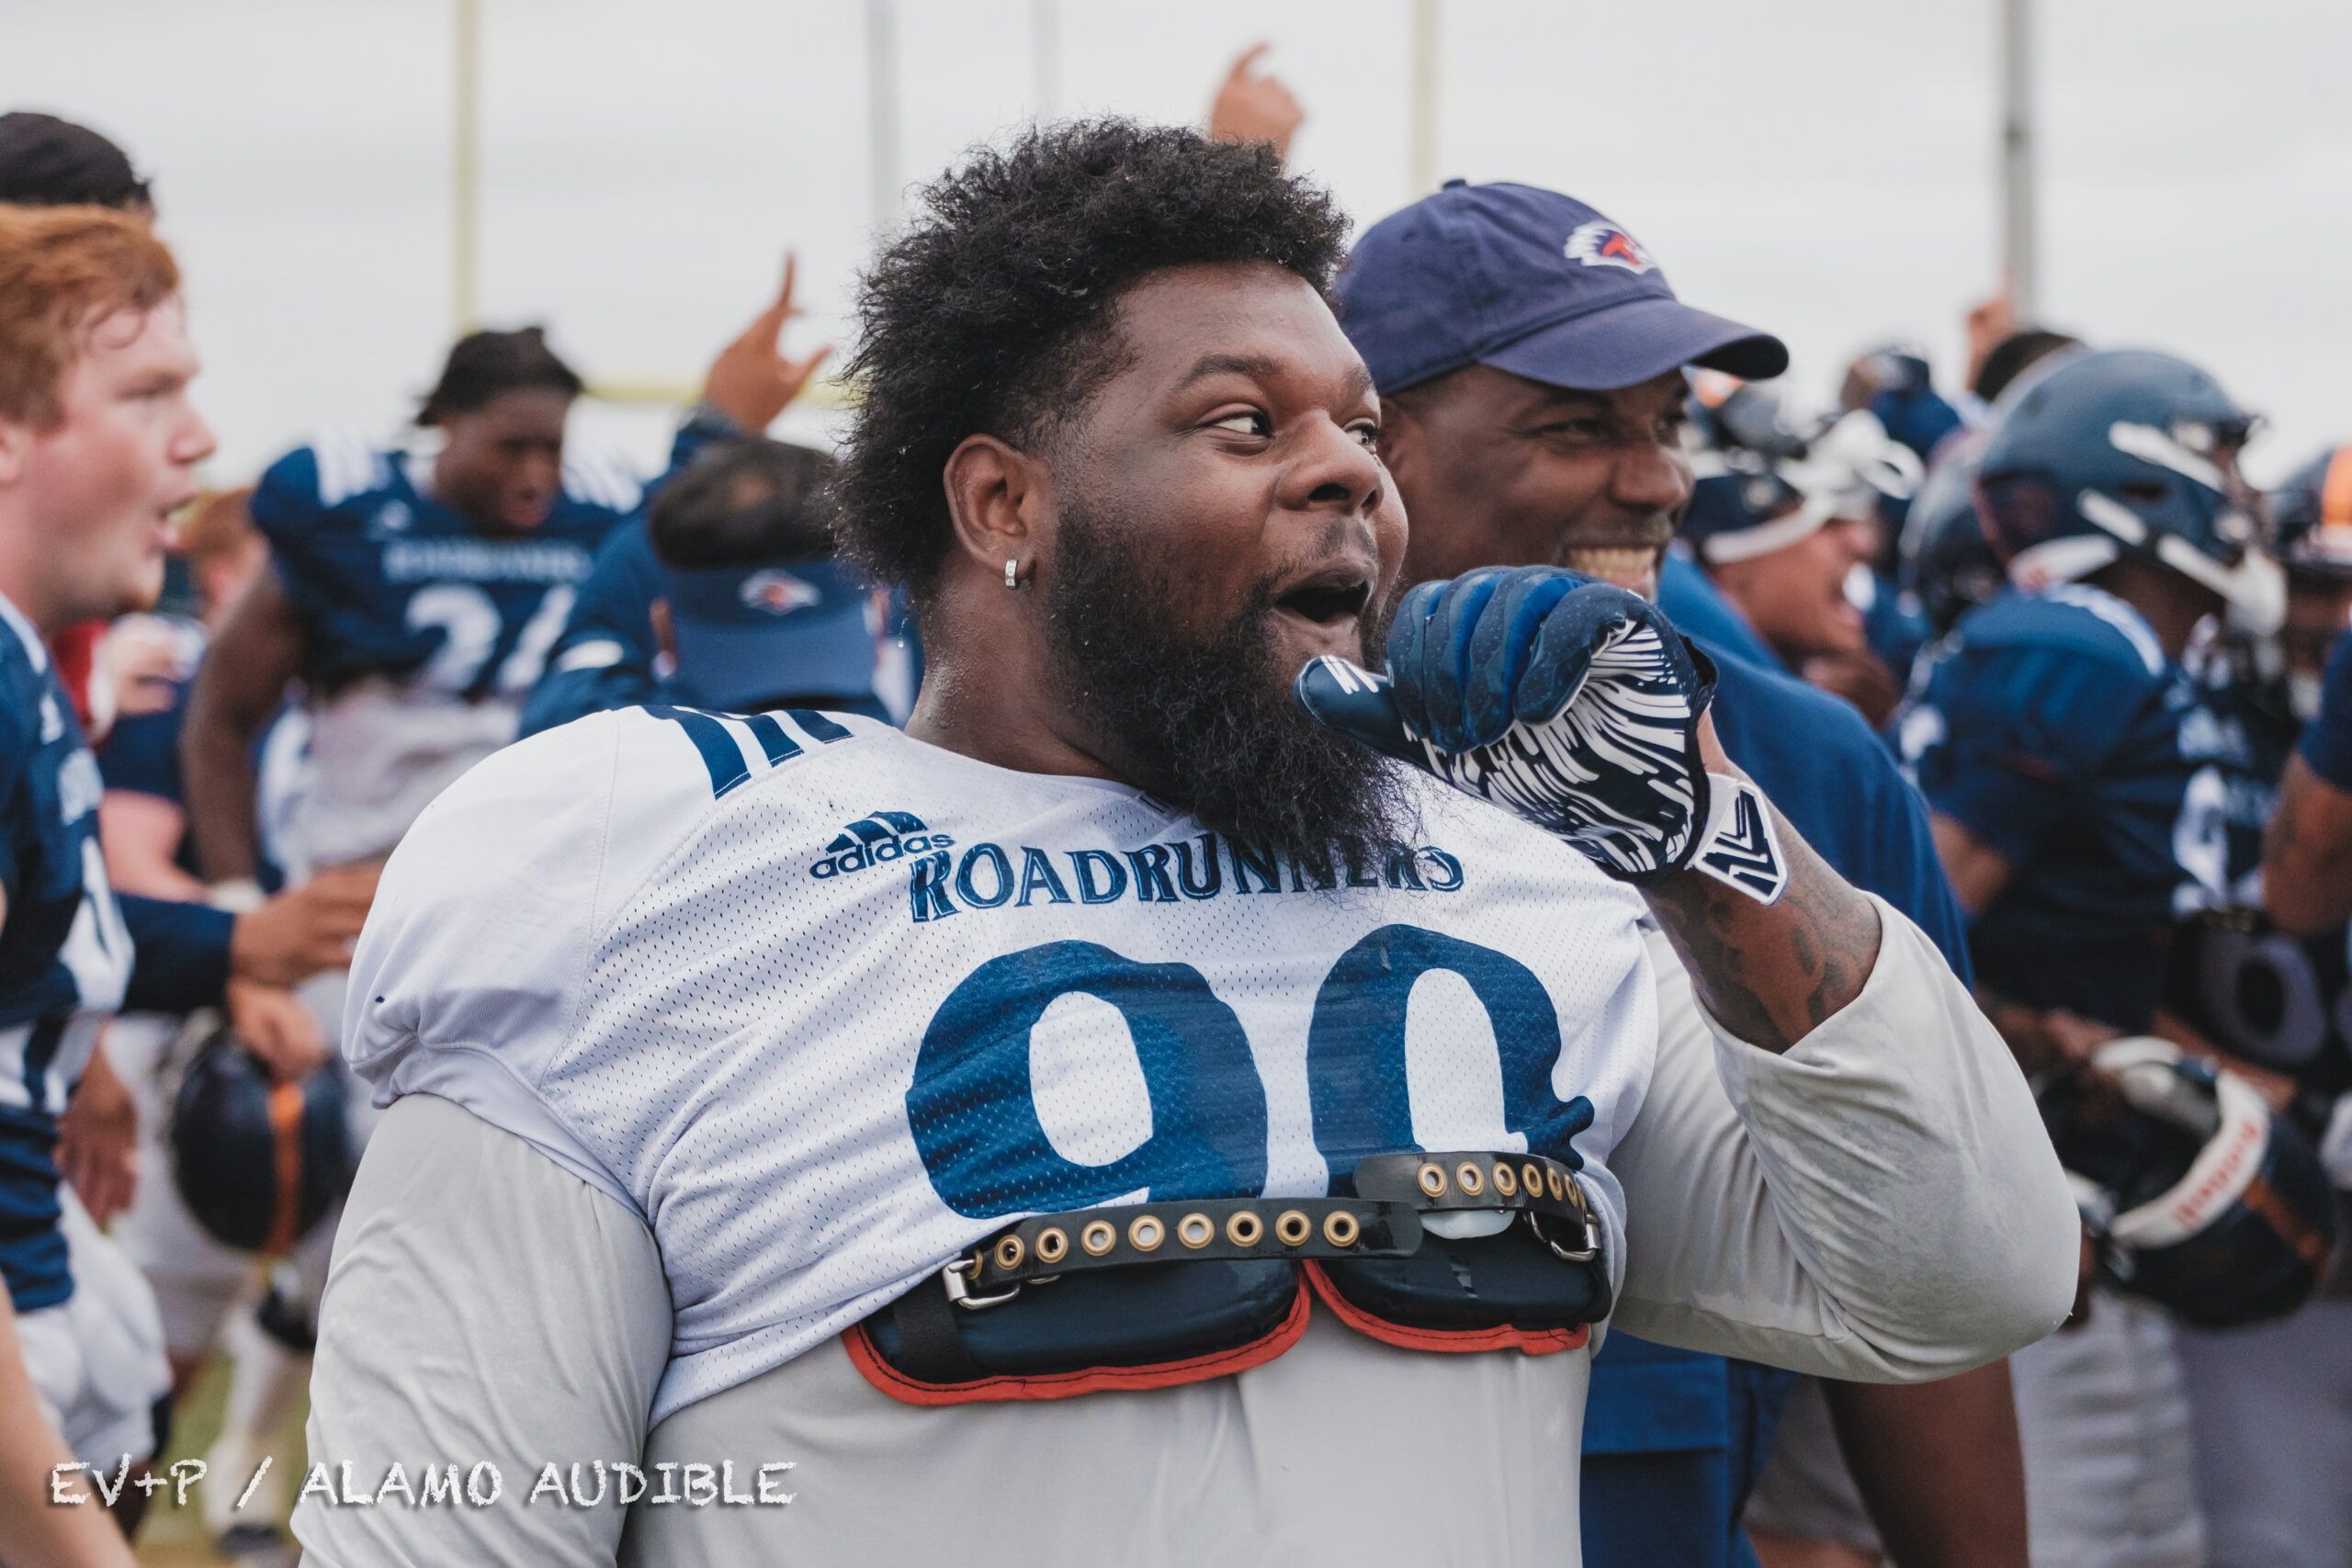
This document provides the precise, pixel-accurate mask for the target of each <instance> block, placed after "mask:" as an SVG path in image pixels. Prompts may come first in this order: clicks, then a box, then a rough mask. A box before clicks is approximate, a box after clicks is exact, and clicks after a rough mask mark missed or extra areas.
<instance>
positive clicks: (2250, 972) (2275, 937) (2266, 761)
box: [2165, 638, 2352, 1134]
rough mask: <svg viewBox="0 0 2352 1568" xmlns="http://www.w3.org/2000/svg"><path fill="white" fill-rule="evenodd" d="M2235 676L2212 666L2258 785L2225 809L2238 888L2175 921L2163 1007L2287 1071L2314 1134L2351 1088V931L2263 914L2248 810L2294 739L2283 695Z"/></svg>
mask: <svg viewBox="0 0 2352 1568" xmlns="http://www.w3.org/2000/svg"><path fill="white" fill-rule="evenodd" d="M2346 643H2347V644H2352V638H2347V639H2346ZM2330 672H2331V674H2333V673H2334V666H2333V664H2331V670H2330ZM2237 675H2238V671H2234V670H2232V669H2229V668H2228V667H2226V666H2219V665H2218V664H2217V671H2216V679H2215V680H2214V681H2213V682H2212V685H2213V687H2214V700H2215V701H2216V703H2217V704H2222V703H2226V704H2228V705H2230V708H2231V710H2232V711H2233V712H2234V714H2235V715H2236V716H2237V718H2238V720H2239V722H2241V723H2242V724H2243V725H2244V727H2245V735H2246V738H2247V740H2248V742H2249V745H2250V747H2251V749H2252V751H2253V755H2254V760H2255V780H2256V783H2257V784H2259V785H2260V786H2261V788H2260V790H2259V792H2258V793H2256V791H2253V790H2249V791H2247V792H2246V793H2245V803H2244V805H2245V809H2243V810H2232V811H2230V812H2228V813H2227V821H2226V824H2225V830H2226V835H2227V843H2228V854H2229V875H2230V879H2231V887H2232V891H2233V893H2234V894H2235V895H2236V896H2237V897H2236V898H2235V899H2234V900H2233V902H2232V903H2230V904H2229V905H2227V906H2226V907H2222V908H2212V909H2209V910H2205V911H2201V912H2200V913H2199V915H2198V916H2196V917H2195V918H2193V919H2188V920H2185V921H2183V922H2182V924H2181V926H2180V929H2179V931H2178V932H2177V938H2176V946H2175V949H2174V953H2173V963H2172V973H2171V985H2170V987H2168V989H2167V991H2166V994H2165V1005H2166V1006H2168V1007H2169V1008H2171V1009H2172V1010H2174V1011H2176V1012H2177V1013H2179V1014H2180V1015H2181V1017H2182V1018H2184V1019H2186V1020H2187V1021H2188V1022H2189V1024H2190V1025H2191V1026H2193V1027H2194V1028H2196V1029H2197V1030H2198V1031H2199V1032H2201V1033H2202V1034H2203V1035H2204V1036H2205V1037H2206V1038H2207V1039H2208V1040H2211V1042H2212V1043H2214V1044H2215V1045H2217V1046H2219V1047H2220V1048H2221V1049H2222V1050H2224V1051H2227V1052H2229V1053H2230V1054H2231V1055H2235V1056H2240V1057H2243V1058H2244V1059H2245V1060H2246V1061H2249V1062H2253V1063H2255V1064H2256V1065H2258V1066H2265V1067H2268V1068H2270V1069H2272V1070H2273V1071H2276V1072H2280V1073H2284V1074H2286V1075H2287V1076H2288V1077H2291V1078H2293V1079H2294V1080H2295V1081H2296V1084H2297V1085H2298V1087H2299V1088H2300V1089H2301V1100H2300V1101H2299V1104H2298V1106H2297V1107H2296V1109H2297V1110H2298V1111H2300V1112H2301V1116H2302V1119H2303V1122H2304V1126H2305V1130H2306V1131H2307V1132H2311V1133H2313V1134H2316V1133H2317V1132H2318V1131H2319V1129H2320V1128H2321V1127H2323V1126H2324V1125H2325V1122H2326V1119H2327V1113H2328V1111H2329V1109H2330V1108H2331V1107H2332V1106H2333V1104H2334V1102H2335V1097H2336V1096H2337V1095H2340V1094H2343V1093H2345V1092H2346V1091H2347V1090H2352V947H2347V943H2352V929H2347V928H2346V927H2344V926H2337V927H2335V929H2333V930H2331V931H2319V932H2315V933H2313V934H2312V935H2311V936H2306V937H2296V936H2290V935H2288V934H2287V933H2286V932H2284V931H2276V930H2273V929H2272V928H2271V927H2270V926H2269V924H2268V922H2267V920H2266V919H2264V917H2263V915H2262V912H2261V909H2260V908H2259V905H2260V898H2259V894H2258V889H2259V882H2258V877H2257V874H2258V873H2259V871H2260V869H2261V865H2262V836H2261V826H2262V824H2261V821H2260V819H2259V818H2254V819H2252V820H2248V818H2249V817H2250V816H2251V814H2252V812H2253V810H2254V808H2255V807H2260V808H2261V809H2262V811H2263V813H2264V815H2267V810H2268V808H2269V807H2270V806H2271V805H2272V804H2273V803H2274V794H2273V792H2275V790H2276V789H2277V786H2278V781H2279V779H2280V778H2281V777H2282V776H2283V775H2284V773H2285V772H2286V767H2287V758H2288V756H2289V755H2290V753H2291V752H2292V751H2293V750H2296V749H2297V748H2298V738H2297V734H2296V725H2295V722H2294V720H2293V719H2292V717H2291V716H2290V714H2289V705H2288V704H2286V703H2285V702H2284V701H2280V700H2271V701H2265V700H2263V695H2264V694H2263V691H2262V688H2261V687H2260V686H2259V685H2258V684H2256V682H2253V681H2252V680H2251V679H2239V678H2235V677H2237ZM2224 676H2227V677H2230V678H2229V679H2227V680H2226V681H2225V680H2224V679H2223V678H2222V677H2224ZM2312 728H2317V723H2316V722H2315V723H2314V725H2313V726H2312ZM2301 750H2303V751H2304V753H2305V755H2306V757H2308V756H2309V755H2310V754H2311V752H2312V750H2313V746H2312V735H2311V733H2310V730H2309V729H2306V730H2305V731H2304V733H2303V734H2302V736H2301Z"/></svg>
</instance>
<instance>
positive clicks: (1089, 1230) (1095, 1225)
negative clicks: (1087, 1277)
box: [1078, 1220, 1119, 1258]
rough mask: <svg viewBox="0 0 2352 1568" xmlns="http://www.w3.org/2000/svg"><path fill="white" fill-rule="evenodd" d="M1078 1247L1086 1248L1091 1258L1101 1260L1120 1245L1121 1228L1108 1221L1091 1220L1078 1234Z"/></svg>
mask: <svg viewBox="0 0 2352 1568" xmlns="http://www.w3.org/2000/svg"><path fill="white" fill-rule="evenodd" d="M1078 1245H1079V1246H1080V1247H1084V1248H1086V1255H1087V1256H1088V1257H1089V1258H1100V1257H1102V1256H1103V1254H1104V1253H1106V1252H1108V1251H1110V1250H1111V1249H1112V1248H1113V1247H1116V1246H1118V1245H1119V1227H1118V1226H1116V1225H1114V1224H1112V1223H1111V1222H1110V1221H1108V1220H1090V1221H1089V1222H1087V1226H1086V1228H1085V1229H1084V1230H1082V1231H1080V1232H1079V1233H1078Z"/></svg>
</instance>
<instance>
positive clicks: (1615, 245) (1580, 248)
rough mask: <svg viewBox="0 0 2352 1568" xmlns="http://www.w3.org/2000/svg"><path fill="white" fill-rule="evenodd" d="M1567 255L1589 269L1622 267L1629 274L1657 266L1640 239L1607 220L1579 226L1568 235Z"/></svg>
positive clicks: (1598, 220) (1597, 220)
mask: <svg viewBox="0 0 2352 1568" xmlns="http://www.w3.org/2000/svg"><path fill="white" fill-rule="evenodd" d="M1567 255H1568V259H1569V260H1570V261H1579V262H1582V263H1584V265H1587V266H1622V267H1623V268H1624V269H1625V270H1626V271H1627V272H1635V273H1639V272H1649V271H1652V270H1653V269H1655V268H1656V267H1657V262H1655V261H1652V260H1651V259H1650V254H1649V252H1647V251H1645V250H1644V249H1642V243H1641V242H1640V241H1639V240H1636V239H1634V236H1632V235H1631V234H1628V233H1627V232H1625V231H1624V230H1623V229H1620V228H1619V227H1617V225H1616V224H1614V223H1611V221H1609V220H1607V219H1606V218H1596V219H1594V220H1592V221H1591V222H1589V223H1581V224H1578V225H1577V231H1576V232H1575V233H1573V234H1570V235H1569V236H1568V244H1567Z"/></svg>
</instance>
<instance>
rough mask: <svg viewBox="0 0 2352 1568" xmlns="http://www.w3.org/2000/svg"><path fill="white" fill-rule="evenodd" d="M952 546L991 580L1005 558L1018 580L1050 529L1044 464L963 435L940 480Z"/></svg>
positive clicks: (989, 439)
mask: <svg viewBox="0 0 2352 1568" xmlns="http://www.w3.org/2000/svg"><path fill="white" fill-rule="evenodd" d="M941 478H942V481H943V483H944V485H945V487H946V491H947V513H948V516H949V517H951V518H952V519H953V520H954V522H955V525H956V543H957V545H959V546H960V547H962V549H963V552H964V554H965V555H966V556H967V557H969V558H971V559H973V560H974V561H976V562H978V564H979V565H980V566H981V567H983V568H985V569H986V570H988V571H989V574H990V575H991V576H993V575H995V574H996V573H999V572H1001V571H1002V570H1004V563H1005V562H1006V561H1008V560H1010V561H1012V562H1015V563H1016V570H1018V571H1019V572H1020V573H1021V574H1022V575H1023V576H1026V575H1027V573H1028V570H1029V566H1030V562H1031V560H1032V559H1033V558H1034V557H1035V554H1036V552H1037V549H1038V547H1039V546H1040V545H1041V544H1045V543H1047V540H1046V538H1045V537H1043V536H1044V535H1046V533H1048V532H1049V531H1050V525H1049V521H1048V519H1049V514H1050V511H1051V502H1050V485H1049V481H1048V480H1047V479H1046V468H1045V465H1044V464H1043V463H1041V462H1039V461H1038V460H1037V459H1036V458H1035V457H1031V456H1030V455H1029V454H1028V453H1026V452H1023V451H1022V450H1020V449H1019V448H1018V447H1015V446H1011V445H1009V444H1008V443H1006V442H1003V441H1001V440H999V439H998V438H997V437H995V436H993V435H967V436H966V437H965V438H964V440H963V442H962V444H961V445H959V446H957V447H956V450H955V451H954V452H952V453H950V454H949V455H948V458H947V467H946V469H945V471H944V474H943V475H942V476H941Z"/></svg>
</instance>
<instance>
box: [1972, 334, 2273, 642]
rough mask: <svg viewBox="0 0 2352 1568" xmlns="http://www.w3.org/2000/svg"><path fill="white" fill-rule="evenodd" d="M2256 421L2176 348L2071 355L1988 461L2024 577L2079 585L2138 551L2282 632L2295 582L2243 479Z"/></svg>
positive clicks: (1999, 538) (1995, 518) (1994, 500)
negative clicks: (2242, 458)
mask: <svg viewBox="0 0 2352 1568" xmlns="http://www.w3.org/2000/svg"><path fill="white" fill-rule="evenodd" d="M2004 401H2005V402H2006V401H2007V399H2006V398H2005V399H2004ZM2254 425H2255V420H2254V416H2253V415H2251V414H2249V413H2248V412H2246V411H2245V409H2243V408H2241V407H2240V406H2239V405H2238V403H2237V402H2236V400H2233V398H2231V396H2230V395H2229V394H2228V393H2227V392H2225V391H2223V390H2222V387H2221V384H2220V383H2219V382H2217V381H2215V380H2214V379H2213V378H2212V377H2211V376H2209V375H2207V374H2206V373H2205V372H2204V371H2202V370H2199V369H2198V368H2197V367H2195V366H2193V365H2190V364H2188V363H2187V362H2186V361H2184V360H2179V359H2176V358H2174V357H2173V356H2172V355H2168V354H2154V353H2150V352H2147V351H2145V350H2140V349H2110V350H2105V351H2102V352H2098V353H2093V354H2084V355H2076V356H2075V357H2073V358H2070V359H2067V360H2066V361H2065V362H2064V363H2063V364H2060V365H2058V366H2057V367H2054V368H2053V369H2052V370H2051V371H2050V373H2049V374H2047V375H2045V376H2042V377H2041V378H2038V379H2036V380H2035V382H2034V383H2033V385H2032V386H2031V387H2030V388H2029V389H2024V390H2023V394H2022V395H2021V396H2019V397H2018V399H2017V400H2016V401H2015V403H2014V404H2012V405H2011V406H2010V407H2009V408H2008V409H2007V412H2005V413H2004V414H2003V415H2002V417H2001V419H2000V421H1999V423H1996V425H1995V426H1994V428H1993V431H1992V433H1991V434H1990V436H1989V437H1988V438H1987V440H1986V442H1985V456H1984V460H1983V464H1982V466H1981V468H1979V470H1978V475H1977V495H1978V498H1979V504H1980V505H1981V506H1982V507H1983V509H1984V513H1985V523H1986V525H1987V531H1988V533H1989V534H1990V535H1991V536H1992V539H1993V543H1994V546H1995V547H1996V549H1998V550H1999V552H2000V554H2001V556H2002V558H2003V560H2004V562H2005V563H2006V565H2007V570H2008V573H2009V578H2010V580H2011V581H2014V582H2016V583H2017V584H2018V586H2019V587H2022V588H2027V589H2035V588H2041V587H2045V586H2047V585H2049V584H2050V583H2052V582H2071V581H2076V580H2078V579H2081V578H2084V577H2087V576H2089V575H2090V574H2091V573H2093V572H2095V571H2098V570H2100V569H2101V568H2103V567H2105V566H2107V565H2109V563H2111V562H2113V561H2114V560H2116V559H2117V558H2120V557H2121V556H2123V555H2125V554H2127V553H2129V554H2132V555H2138V556H2142V557H2144V558H2147V559H2150V560H2154V561H2158V562H2161V563H2162V564H2163V565H2165V566H2167V567H2170V568H2171V569H2172V570H2175V571H2177V572H2179V573H2181V574H2182V575H2183V576H2185V577H2188V578H2192V579H2194V580H2195V581H2199V582H2201V583H2203V584H2204V585H2205V586H2206V587H2208V588H2210V589H2211V590H2212V591H2213V592H2215V593H2217V594H2219V595H2221V596H2222V598H2223V599H2224V600H2226V601H2227V602H2228V603H2229V604H2231V606H2232V607H2233V609H2234V610H2235V611H2236V612H2237V614H2238V615H2239V617H2240V619H2241V621H2242V622H2243V624H2244V625H2245V626H2246V627H2247V629H2249V630H2252V631H2256V632H2269V631H2274V630H2276V629H2277V627H2278V623H2279V620H2280V619H2281V617H2282V616H2283V615H2284V611H2285V590H2284V581H2283V579H2282V577H2281V574H2280V573H2279V571H2278V568H2277V566H2276V564H2275V563H2273V562H2272V561H2271V560H2270V559H2269V558H2268V557H2267V556H2265V555H2263V554H2262V553H2261V551H2260V550H2259V549H2258V548H2257V547H2256V537H2255V535H2256V518H2255V513H2256V506H2255V505H2254V496H2253V492H2252V491H2250V490H2248V489H2247V488H2246V487H2245V485H2244V483H2243V482H2242V481H2241V480H2239V479H2238V478H2237V475H2236V456H2237V452H2238V449H2239V448H2240V447H2242V446H2245V442H2246V439H2247V437H2248V436H2249V435H2250V434H2252V432H2253V430H2254Z"/></svg>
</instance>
